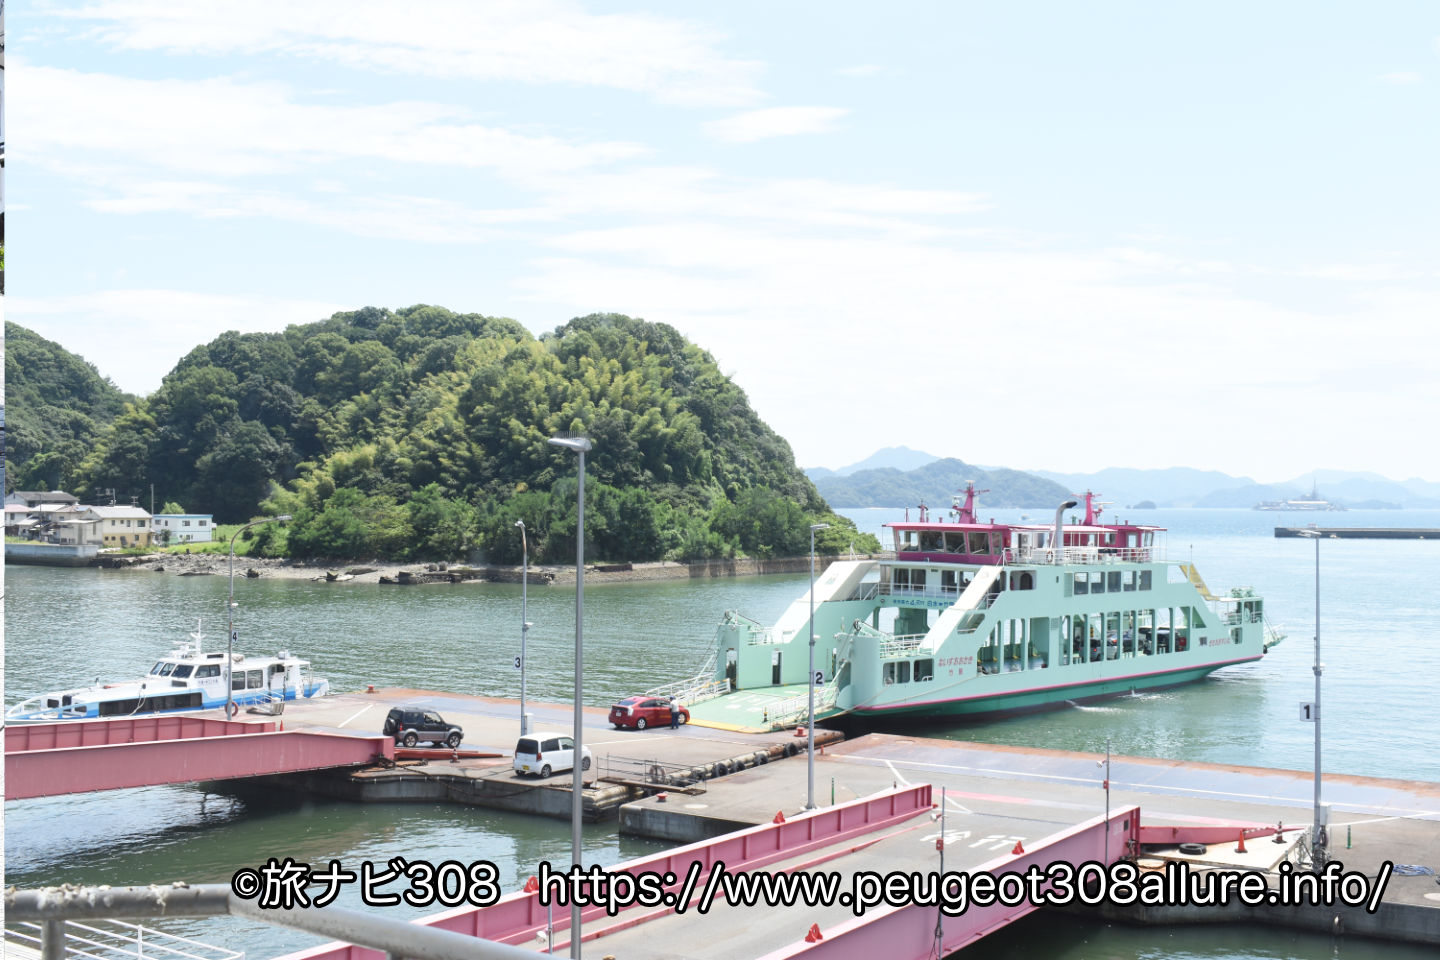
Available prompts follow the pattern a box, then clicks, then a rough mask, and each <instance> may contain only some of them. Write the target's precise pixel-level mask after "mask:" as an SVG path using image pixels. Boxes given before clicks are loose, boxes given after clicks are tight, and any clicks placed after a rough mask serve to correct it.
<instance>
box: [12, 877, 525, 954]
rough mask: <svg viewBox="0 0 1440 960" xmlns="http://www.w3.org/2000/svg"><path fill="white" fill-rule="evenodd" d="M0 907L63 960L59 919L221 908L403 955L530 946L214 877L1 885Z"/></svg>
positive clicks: (197, 913) (216, 912)
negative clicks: (267, 894)
mask: <svg viewBox="0 0 1440 960" xmlns="http://www.w3.org/2000/svg"><path fill="white" fill-rule="evenodd" d="M5 914H6V917H7V918H8V919H9V920H10V921H11V922H31V923H38V924H40V926H41V930H42V933H41V946H40V955H41V958H42V960H63V957H64V937H65V933H64V926H65V923H66V922H73V921H75V920H82V919H83V920H115V919H142V918H150V917H160V916H165V917H216V916H224V915H227V914H228V915H230V916H239V917H245V918H246V919H249V920H259V921H261V922H263V923H270V924H274V925H276V926H281V927H289V928H291V929H295V930H302V931H304V932H306V933H313V934H317V935H319V936H322V937H330V938H332V939H335V940H342V941H344V942H346V943H353V944H355V945H356V946H361V947H369V948H370V949H372V950H382V951H384V952H386V953H388V954H391V955H392V956H394V957H405V958H408V960H534V957H535V954H534V953H533V952H532V951H529V950H526V949H523V948H522V947H517V946H511V945H510V944H505V943H496V942H494V941H493V940H482V939H481V938H479V937H469V936H466V935H464V934H461V933H455V932H453V931H450V930H439V929H436V928H434V927H427V926H422V925H420V924H415V923H409V922H407V921H404V920H392V919H389V918H387V917H378V916H375V915H374V914H370V913H361V912H360V911H358V910H349V909H346V908H344V907H333V906H332V907H311V908H304V909H285V908H273V909H272V908H267V907H261V906H259V905H258V904H257V903H256V902H255V901H252V900H244V899H241V898H240V897H237V896H235V894H234V893H232V892H231V891H230V887H229V886H227V885H225V884H219V883H211V884H198V885H195V886H190V885H187V884H174V885H172V886H169V887H155V886H151V887H109V888H101V887H47V888H45V889H42V890H8V891H6V893H5Z"/></svg>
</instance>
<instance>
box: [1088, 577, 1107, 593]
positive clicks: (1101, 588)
mask: <svg viewBox="0 0 1440 960" xmlns="http://www.w3.org/2000/svg"><path fill="white" fill-rule="evenodd" d="M1090 592H1091V593H1104V592H1105V574H1103V573H1092V574H1091V575H1090Z"/></svg>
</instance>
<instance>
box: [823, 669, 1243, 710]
mask: <svg viewBox="0 0 1440 960" xmlns="http://www.w3.org/2000/svg"><path fill="white" fill-rule="evenodd" d="M1258 659H1259V657H1252V658H1248V659H1246V660H1234V661H1227V662H1225V663H1213V664H1207V665H1203V666H1197V667H1191V668H1186V669H1181V670H1173V671H1166V672H1164V673H1157V674H1149V675H1140V676H1127V677H1116V678H1113V679H1100V680H1092V681H1088V682H1084V683H1070V684H1062V685H1059V686H1049V687H1032V688H1029V689H1025V690H1015V691H1010V692H1000V691H996V692H993V693H983V694H979V695H974V696H967V697H957V698H954V699H950V700H933V701H929V702H910V703H900V704H894V705H887V706H873V707H860V708H857V709H855V710H853V711H851V712H850V716H852V717H856V718H864V719H868V720H890V719H895V720H931V719H935V718H943V717H956V718H964V719H972V718H977V717H983V716H988V715H997V714H1008V713H1032V712H1036V711H1040V710H1054V709H1059V708H1061V707H1064V706H1066V705H1068V704H1069V703H1072V702H1079V701H1091V700H1105V699H1108V698H1111V697H1120V696H1124V695H1126V694H1129V693H1132V692H1134V691H1138V690H1159V689H1163V688H1166V687H1178V686H1182V685H1184V684H1187V683H1194V682H1195V681H1197V680H1203V679H1205V678H1206V677H1207V676H1209V675H1210V674H1212V673H1214V672H1215V671H1216V670H1219V669H1221V668H1222V667H1229V666H1234V665H1235V664H1237V663H1249V662H1253V661H1254V660H1258Z"/></svg>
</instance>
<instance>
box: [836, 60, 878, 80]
mask: <svg viewBox="0 0 1440 960" xmlns="http://www.w3.org/2000/svg"><path fill="white" fill-rule="evenodd" d="M835 72H836V73H838V74H840V76H842V77H874V76H878V75H880V74H882V73H884V72H885V68H884V67H882V66H880V65H879V64H878V63H860V64H856V65H855V66H853V67H841V68H840V69H839V70H836V71H835Z"/></svg>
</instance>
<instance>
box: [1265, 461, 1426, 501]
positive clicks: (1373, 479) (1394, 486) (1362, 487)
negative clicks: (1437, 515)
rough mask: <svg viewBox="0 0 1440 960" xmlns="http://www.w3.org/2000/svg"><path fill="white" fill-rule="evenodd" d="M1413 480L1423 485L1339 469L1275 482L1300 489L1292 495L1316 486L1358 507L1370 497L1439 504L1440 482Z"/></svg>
mask: <svg viewBox="0 0 1440 960" xmlns="http://www.w3.org/2000/svg"><path fill="white" fill-rule="evenodd" d="M1411 483H1418V484H1419V485H1420V486H1421V489H1420V490H1416V489H1413V488H1412V487H1411V486H1410V485H1409V484H1406V483H1396V482H1395V481H1394V480H1389V479H1387V478H1385V477H1382V476H1380V475H1379V474H1374V473H1349V474H1347V473H1343V472H1341V471H1338V470H1317V471H1315V472H1314V473H1311V474H1306V475H1305V476H1303V477H1296V478H1295V479H1294V480H1291V481H1289V482H1288V483H1284V484H1274V486H1276V487H1281V488H1285V489H1293V490H1296V491H1298V494H1292V495H1304V496H1309V495H1310V491H1311V490H1312V489H1317V490H1318V491H1319V493H1320V496H1322V497H1324V498H1325V499H1326V500H1333V501H1335V502H1336V503H1343V504H1344V505H1345V506H1347V507H1356V508H1359V507H1360V505H1361V503H1363V502H1367V501H1376V502H1379V503H1383V504H1387V505H1390V506H1394V505H1400V506H1404V507H1411V508H1426V507H1440V484H1433V483H1432V484H1426V483H1425V482H1424V481H1411ZM1425 487H1430V488H1432V489H1431V492H1429V493H1425V492H1422V491H1423V490H1424V488H1425Z"/></svg>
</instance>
